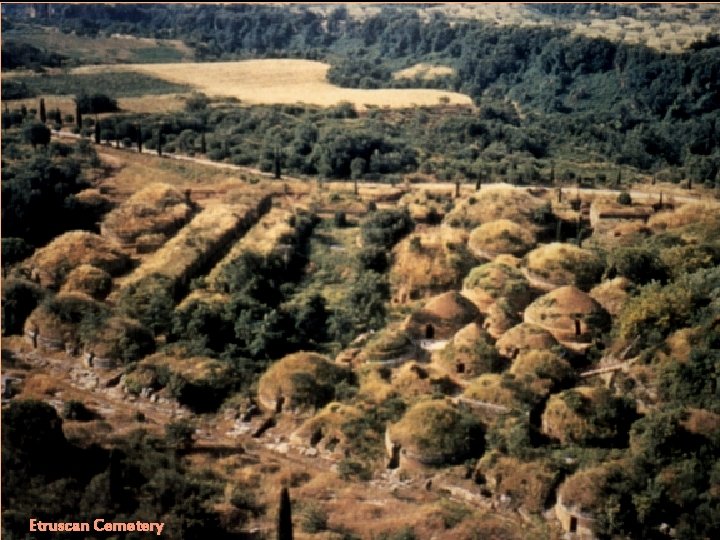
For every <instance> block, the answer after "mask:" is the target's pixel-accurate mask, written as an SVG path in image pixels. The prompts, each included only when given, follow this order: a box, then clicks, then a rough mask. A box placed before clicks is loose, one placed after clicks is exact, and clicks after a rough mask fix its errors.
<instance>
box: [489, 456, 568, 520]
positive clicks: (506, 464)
mask: <svg viewBox="0 0 720 540" xmlns="http://www.w3.org/2000/svg"><path fill="white" fill-rule="evenodd" d="M493 458H494V459H493ZM477 471H478V472H480V473H482V474H483V475H484V476H485V477H486V478H487V479H488V480H489V483H490V484H491V485H492V490H493V492H494V493H495V495H496V496H499V495H507V496H509V497H510V498H511V503H510V504H511V505H512V507H513V508H520V507H522V508H524V509H525V510H527V511H529V512H531V513H534V514H539V513H541V512H542V511H543V510H544V508H545V501H546V499H547V497H548V495H549V494H550V491H551V490H552V489H553V484H554V481H555V478H556V473H555V472H553V471H552V469H551V468H550V467H549V466H548V465H547V464H546V463H543V462H541V461H529V462H527V461H526V462H523V461H520V460H518V459H517V458H514V457H509V456H497V455H494V456H492V457H489V459H483V460H481V461H480V463H479V464H478V468H477Z"/></svg>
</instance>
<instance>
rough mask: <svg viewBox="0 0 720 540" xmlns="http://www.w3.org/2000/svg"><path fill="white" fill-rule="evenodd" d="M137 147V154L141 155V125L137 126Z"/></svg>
mask: <svg viewBox="0 0 720 540" xmlns="http://www.w3.org/2000/svg"><path fill="white" fill-rule="evenodd" d="M137 147H138V154H142V124H138V127H137Z"/></svg>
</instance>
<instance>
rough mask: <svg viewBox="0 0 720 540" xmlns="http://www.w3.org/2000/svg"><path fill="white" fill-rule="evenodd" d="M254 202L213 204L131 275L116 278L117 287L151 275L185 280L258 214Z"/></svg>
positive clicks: (125, 285)
mask: <svg viewBox="0 0 720 540" xmlns="http://www.w3.org/2000/svg"><path fill="white" fill-rule="evenodd" d="M257 213H258V209H257V207H256V205H249V204H238V205H235V204H222V203H220V204H215V205H212V206H209V207H208V208H206V209H205V210H203V211H202V212H200V213H199V214H198V215H196V216H195V217H194V218H193V219H192V221H191V222H190V223H189V224H188V225H187V226H185V227H184V228H183V229H182V230H181V231H180V232H179V233H178V234H177V235H176V236H175V237H173V238H172V239H171V240H170V241H169V242H167V243H166V244H165V245H164V246H163V247H162V248H161V249H159V250H158V251H156V252H155V253H153V254H151V255H150V256H149V257H148V258H146V259H145V260H144V261H143V263H142V264H141V265H140V266H139V267H138V268H136V269H135V270H134V271H133V272H132V273H131V274H129V275H128V276H125V277H123V278H122V279H121V280H118V285H119V287H120V288H123V287H127V286H129V285H131V284H134V283H137V282H138V281H140V280H141V279H143V278H145V277H147V276H150V275H152V274H160V275H162V276H166V277H169V278H171V279H173V280H185V279H187V278H188V277H190V275H191V274H192V273H193V272H194V271H196V270H197V269H198V268H199V267H200V266H202V264H203V263H204V261H206V260H207V259H208V258H209V257H210V256H212V255H213V253H214V252H216V251H217V250H219V249H222V248H223V247H224V245H225V244H226V243H227V241H228V239H230V238H232V237H233V236H234V235H235V234H237V232H238V231H239V230H240V229H242V228H243V227H245V226H247V225H249V223H250V222H252V221H254V220H255V219H256V217H257Z"/></svg>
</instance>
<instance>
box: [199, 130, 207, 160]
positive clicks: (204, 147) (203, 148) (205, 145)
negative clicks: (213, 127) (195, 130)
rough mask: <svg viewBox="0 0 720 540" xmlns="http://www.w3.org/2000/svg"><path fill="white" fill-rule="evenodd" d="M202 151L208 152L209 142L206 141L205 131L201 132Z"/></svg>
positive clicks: (202, 152) (203, 152)
mask: <svg viewBox="0 0 720 540" xmlns="http://www.w3.org/2000/svg"><path fill="white" fill-rule="evenodd" d="M200 153H201V154H207V144H206V143H205V132H204V131H203V132H202V133H201V134H200Z"/></svg>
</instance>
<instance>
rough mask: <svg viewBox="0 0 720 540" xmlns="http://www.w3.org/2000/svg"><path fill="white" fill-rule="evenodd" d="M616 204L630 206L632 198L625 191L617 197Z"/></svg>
mask: <svg viewBox="0 0 720 540" xmlns="http://www.w3.org/2000/svg"><path fill="white" fill-rule="evenodd" d="M617 202H618V204H623V205H625V206H629V205H631V204H632V198H631V197H630V194H629V193H628V192H627V191H623V192H622V193H620V195H618V198H617Z"/></svg>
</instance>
